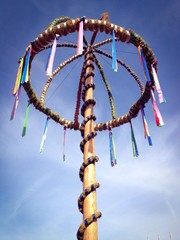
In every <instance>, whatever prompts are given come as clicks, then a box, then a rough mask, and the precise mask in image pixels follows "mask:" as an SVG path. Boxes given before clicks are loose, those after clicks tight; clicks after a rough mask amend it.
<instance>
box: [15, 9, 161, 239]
mask: <svg viewBox="0 0 180 240" xmlns="http://www.w3.org/2000/svg"><path fill="white" fill-rule="evenodd" d="M84 30H85V31H92V32H93V34H92V37H91V39H90V43H88V41H87V40H86V37H85V34H84V32H83V31H84ZM76 31H78V41H77V44H73V43H66V42H65V43H59V42H58V40H59V38H61V37H62V36H66V35H68V34H71V33H73V32H76ZM101 32H104V33H106V34H107V35H110V36H111V37H110V38H108V39H105V40H104V41H102V42H98V43H95V40H96V36H97V34H98V33H101ZM118 41H120V42H123V43H128V44H133V45H134V46H135V47H136V48H137V49H138V51H137V52H138V53H139V57H140V62H141V64H142V68H143V71H144V75H145V80H146V83H145V84H144V83H143V82H142V81H141V80H140V79H139V77H138V76H137V75H136V73H135V72H134V71H133V70H132V69H131V67H130V66H128V65H127V64H126V63H125V62H123V61H121V60H120V59H119V58H118V57H117V55H116V46H115V44H116V42H118ZM111 43H112V54H109V53H107V52H104V51H103V50H102V49H100V48H101V46H103V45H105V44H111ZM57 47H59V48H67V47H68V48H76V54H75V55H73V56H72V57H70V58H68V59H67V60H65V61H64V62H62V63H60V65H59V66H58V67H57V68H56V69H55V70H54V71H53V62H54V58H55V53H56V48H57ZM49 48H50V49H51V51H50V54H49V58H48V64H47V68H46V75H47V76H48V79H47V81H46V83H45V85H44V88H43V90H42V94H41V96H40V97H37V95H36V93H35V91H34V89H33V87H32V84H31V81H30V70H31V65H32V62H33V59H34V58H35V56H36V55H37V54H38V53H39V52H41V51H44V50H46V49H49ZM98 54H99V55H103V56H105V57H106V58H109V59H111V61H112V70H113V71H115V72H117V71H118V65H120V66H122V67H124V68H125V69H126V70H127V72H129V74H130V75H131V76H132V77H133V78H134V80H135V81H136V83H137V84H138V86H139V88H140V97H139V99H137V101H136V102H135V103H134V104H133V105H132V106H130V108H129V111H128V112H127V113H126V114H124V115H122V116H119V117H117V116H116V109H115V103H114V99H113V95H112V91H111V87H110V85H109V83H108V80H107V78H106V76H105V72H104V69H103V67H102V65H101V63H100V61H99V60H98V57H97V55H98ZM80 57H84V63H83V66H82V70H81V73H80V80H79V88H78V92H77V103H76V108H75V115H74V121H72V120H67V119H65V118H64V117H61V116H60V114H58V113H56V112H54V111H53V110H52V109H50V108H48V107H46V106H45V99H46V94H47V91H48V89H49V86H50V84H51V82H52V81H53V79H54V77H55V76H56V75H57V74H58V73H59V72H60V71H61V69H63V68H64V67H66V66H67V65H68V64H70V63H72V62H73V61H75V60H77V59H78V58H80ZM95 67H97V69H98V70H99V72H100V75H101V77H102V80H103V82H104V85H105V88H106V90H107V94H108V97H109V104H110V108H111V115H112V118H111V119H110V120H109V121H107V122H104V123H95V121H96V117H95V115H94V106H95V104H96V101H95V99H94V98H93V91H94V89H95V83H94V76H95V74H94V71H93V70H94V68H95ZM22 86H23V88H24V89H25V91H26V93H27V96H28V105H27V110H26V117H25V121H24V127H23V134H22V136H25V135H26V128H27V119H28V113H29V108H30V105H34V107H35V108H36V109H37V110H39V111H40V112H42V113H43V114H45V115H46V116H47V119H46V124H45V127H44V133H43V138H42V142H41V148H40V151H41V152H42V151H43V148H44V142H45V139H46V134H47V127H48V122H49V121H50V120H53V121H55V122H56V123H59V124H60V125H62V126H64V135H65V131H66V129H74V130H76V131H80V133H81V136H82V138H83V139H82V141H81V143H80V149H81V151H82V153H83V163H82V165H81V167H80V171H79V177H80V180H81V181H82V183H83V191H82V193H81V194H80V196H79V198H78V208H79V211H80V212H81V213H82V214H83V221H82V223H81V225H80V227H79V229H78V231H77V239H78V240H97V239H98V226H97V220H98V218H100V217H101V213H100V212H99V211H97V198H96V189H97V188H98V187H99V186H100V184H99V183H98V182H96V168H95V163H96V162H97V161H98V160H99V158H98V157H97V156H96V155H95V136H96V135H97V132H98V131H105V130H108V131H109V143H110V161H111V166H114V165H115V164H117V159H116V153H115V144H114V137H113V132H112V129H113V128H116V127H119V126H120V125H123V124H125V123H129V125H130V131H131V141H132V148H133V155H134V156H138V155H139V152H138V149H137V143H136V140H135V134H134V130H133V126H132V119H133V118H135V117H137V115H138V113H139V111H140V112H141V115H142V120H143V127H144V135H145V138H147V139H148V143H149V145H152V141H151V137H150V134H149V130H148V125H147V120H146V117H145V111H144V107H145V104H146V103H147V102H148V101H149V99H151V100H152V106H153V111H154V115H155V120H156V124H157V126H162V125H163V124H164V123H163V120H162V117H161V114H160V111H159V109H158V104H157V102H156V99H155V95H154V92H155V90H157V94H158V98H159V102H160V103H161V102H163V101H164V98H163V94H162V91H161V88H160V84H159V81H158V78H157V61H156V58H155V55H154V54H153V52H152V50H151V49H150V47H149V45H148V44H147V43H146V42H145V40H144V39H143V38H142V37H141V36H140V35H138V34H137V33H135V32H134V31H132V30H126V29H124V28H122V27H120V26H118V25H115V24H112V23H110V22H109V20H108V13H104V14H103V15H102V17H101V19H100V20H98V19H86V18H85V17H82V18H77V19H71V18H69V17H60V18H57V19H55V20H54V21H53V22H52V23H51V24H50V25H49V26H48V28H47V29H46V30H45V31H43V33H41V34H40V35H39V36H38V37H37V38H36V39H35V40H34V41H33V42H31V43H30V44H29V46H28V47H27V49H26V51H25V54H24V56H23V57H22V58H21V59H20V60H19V69H18V73H17V78H16V82H15V86H14V89H13V95H14V96H15V102H14V106H13V110H12V114H11V119H13V118H14V116H15V113H16V109H17V106H18V102H19V95H20V90H21V87H22ZM81 98H82V100H83V104H82V106H81ZM80 106H81V115H82V117H83V121H82V123H79V120H78V116H79V110H80ZM64 143H65V141H64ZM63 160H65V156H64V153H63Z"/></svg>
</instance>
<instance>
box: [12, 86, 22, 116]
mask: <svg viewBox="0 0 180 240" xmlns="http://www.w3.org/2000/svg"><path fill="white" fill-rule="evenodd" d="M20 92H21V86H20V87H19V89H18V90H17V92H16V95H15V100H14V105H13V109H12V112H11V117H10V120H13V119H14V117H15V115H16V110H17V107H18V103H19V96H20Z"/></svg>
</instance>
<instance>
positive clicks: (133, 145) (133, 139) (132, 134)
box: [130, 121, 139, 157]
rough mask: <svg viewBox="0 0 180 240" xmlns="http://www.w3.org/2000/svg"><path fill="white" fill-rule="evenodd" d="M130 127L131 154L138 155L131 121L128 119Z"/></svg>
mask: <svg viewBox="0 0 180 240" xmlns="http://www.w3.org/2000/svg"><path fill="white" fill-rule="evenodd" d="M130 127H131V142H132V149H133V156H134V157H138V156H139V152H138V148H137V143H136V139H135V135H134V131H133V126H132V122H131V121H130Z"/></svg>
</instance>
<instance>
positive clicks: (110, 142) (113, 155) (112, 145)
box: [109, 128, 117, 167]
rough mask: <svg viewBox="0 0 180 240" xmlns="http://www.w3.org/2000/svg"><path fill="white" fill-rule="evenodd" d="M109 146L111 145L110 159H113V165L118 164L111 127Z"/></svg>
mask: <svg viewBox="0 0 180 240" xmlns="http://www.w3.org/2000/svg"><path fill="white" fill-rule="evenodd" d="M109 147H110V161H111V166H112V167H113V166H114V165H115V164H117V159H116V150H115V143H114V137H113V134H112V130H111V128H109Z"/></svg>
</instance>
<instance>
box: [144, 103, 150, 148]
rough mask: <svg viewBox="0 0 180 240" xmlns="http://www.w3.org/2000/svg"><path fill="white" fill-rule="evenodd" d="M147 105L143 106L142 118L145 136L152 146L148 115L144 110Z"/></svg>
mask: <svg viewBox="0 0 180 240" xmlns="http://www.w3.org/2000/svg"><path fill="white" fill-rule="evenodd" d="M144 108H145V106H141V114H142V120H143V126H144V136H145V138H147V139H148V143H149V146H152V140H151V137H150V133H149V129H148V124H147V121H146V115H145V111H144Z"/></svg>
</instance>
